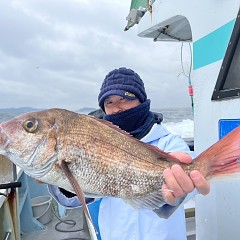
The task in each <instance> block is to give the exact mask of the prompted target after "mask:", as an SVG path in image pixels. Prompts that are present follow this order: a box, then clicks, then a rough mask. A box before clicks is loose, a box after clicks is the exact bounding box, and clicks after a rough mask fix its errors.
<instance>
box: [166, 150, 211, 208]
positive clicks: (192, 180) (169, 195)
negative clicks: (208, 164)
mask: <svg viewBox="0 0 240 240" xmlns="http://www.w3.org/2000/svg"><path fill="white" fill-rule="evenodd" d="M171 155H172V156H174V157H176V158H177V159H179V161H181V162H182V163H191V162H192V158H191V157H190V156H189V155H188V154H187V153H182V152H173V153H171ZM163 175H164V178H165V181H166V184H164V185H163V186H162V190H163V194H164V198H165V200H166V202H167V203H169V204H170V205H176V201H177V199H178V198H182V197H184V196H185V194H187V193H190V192H192V191H193V190H194V188H196V189H197V190H198V192H199V193H201V194H203V195H207V194H208V193H209V191H210V185H209V183H208V181H207V180H206V179H205V178H204V177H203V175H202V174H201V173H200V172H199V171H197V170H193V171H192V172H190V176H188V175H187V174H186V173H185V172H184V170H183V169H182V168H181V167H180V166H179V165H177V164H176V165H173V166H172V167H171V168H168V169H165V170H164V172H163ZM164 190H170V191H164Z"/></svg>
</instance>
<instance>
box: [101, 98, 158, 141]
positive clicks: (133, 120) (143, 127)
mask: <svg viewBox="0 0 240 240" xmlns="http://www.w3.org/2000/svg"><path fill="white" fill-rule="evenodd" d="M103 119H105V120H107V121H109V122H112V123H113V124H114V125H117V126H119V127H120V128H121V129H123V130H125V131H126V132H129V133H130V134H131V135H132V136H134V137H136V138H138V139H141V138H143V137H144V136H145V135H146V134H147V133H148V132H149V131H150V130H151V128H152V126H153V124H154V123H155V122H156V121H155V120H156V119H155V117H154V114H153V113H152V112H150V100H149V99H147V100H146V101H145V102H143V103H142V104H140V105H138V106H136V107H134V108H131V109H128V110H126V111H123V112H120V113H116V114H111V115H104V117H103Z"/></svg>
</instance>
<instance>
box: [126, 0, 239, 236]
mask: <svg viewBox="0 0 240 240" xmlns="http://www.w3.org/2000/svg"><path fill="white" fill-rule="evenodd" d="M239 3H240V1H238V0H230V1H221V0H220V1H219V0H202V1H192V0H183V1H174V0H156V1H134V0H133V1H132V4H131V8H133V7H135V8H136V9H138V12H140V13H142V15H143V16H142V18H141V20H140V22H139V23H138V36H139V37H146V38H150V39H149V41H151V40H153V41H155V42H156V43H155V44H161V42H159V41H181V42H191V44H192V49H193V51H192V53H193V54H192V59H193V71H192V74H191V80H192V85H193V89H194V97H193V101H194V148H195V152H196V153H197V154H199V153H201V152H202V151H203V150H205V149H206V148H208V147H209V146H210V145H212V144H213V143H214V142H216V141H217V140H218V139H220V138H221V137H222V136H224V135H225V134H226V133H228V132H229V131H230V130H232V129H233V128H235V127H236V126H238V125H240V98H239V95H240V79H239V73H240V56H239V51H240V43H239V44H238V40H239V36H240V32H239V26H240V24H239V23H240V21H239V20H240V19H239V17H240V16H239ZM138 16H139V15H138ZM138 21H139V18H138ZM129 22H130V23H131V19H130V20H129ZM131 25H134V24H131ZM126 30H128V29H126ZM129 31H130V30H129ZM195 207H196V209H195V210H196V239H198V240H210V239H211V240H226V239H231V240H238V239H240V228H239V219H240V175H239V174H234V175H231V176H228V177H227V178H226V177H225V178H215V179H214V180H212V181H211V192H210V194H209V195H207V196H197V197H196V203H195Z"/></svg>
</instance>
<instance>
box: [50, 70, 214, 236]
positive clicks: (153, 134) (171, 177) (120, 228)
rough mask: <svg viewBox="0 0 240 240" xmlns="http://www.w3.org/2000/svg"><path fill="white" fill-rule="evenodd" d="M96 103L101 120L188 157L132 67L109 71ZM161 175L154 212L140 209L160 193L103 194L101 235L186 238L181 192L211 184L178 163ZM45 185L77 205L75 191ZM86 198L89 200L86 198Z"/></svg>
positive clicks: (204, 190) (64, 200) (200, 189)
mask: <svg viewBox="0 0 240 240" xmlns="http://www.w3.org/2000/svg"><path fill="white" fill-rule="evenodd" d="M98 102H99V106H100V107H101V108H102V109H103V111H104V112H105V115H104V119H105V120H107V121H109V122H112V123H113V124H114V125H117V126H119V127H120V129H122V130H125V131H126V132H128V133H130V135H132V136H134V137H135V138H137V139H139V140H141V141H142V142H145V143H148V144H150V145H153V146H155V147H157V148H159V149H161V150H163V151H164V152H168V153H170V154H171V155H172V156H173V157H176V158H177V159H178V160H180V161H181V162H183V163H190V162H191V161H192V157H193V153H192V152H191V151H190V150H189V148H188V146H187V144H186V143H185V142H184V141H183V140H182V139H181V138H180V137H179V136H176V135H173V134H171V133H170V132H168V131H167V130H166V129H165V128H164V127H163V126H162V125H161V119H159V117H158V116H157V115H156V114H154V113H152V112H151V111H150V100H149V99H147V95H146V92H145V88H144V83H143V81H142V80H141V78H140V77H139V75H138V74H137V73H135V72H134V71H132V70H131V69H126V68H119V69H115V70H113V71H111V72H110V73H109V74H108V75H107V76H106V77H105V79H104V81H103V84H102V87H101V90H100V93H99V97H98ZM163 176H164V179H165V182H164V183H163V185H162V195H163V199H164V201H162V200H161V199H160V198H159V202H161V201H162V202H161V204H159V208H158V209H154V211H153V210H150V209H148V207H143V208H141V206H144V204H148V202H151V201H155V200H156V198H158V196H157V195H154V194H153V195H152V196H151V197H150V198H146V199H141V201H140V202H137V201H135V202H134V203H133V202H127V201H124V200H123V199H122V198H115V197H105V198H103V199H102V201H101V204H100V209H99V218H98V223H99V228H100V235H101V238H102V239H103V240H130V239H133V240H153V239H158V240H186V226H185V213H184V208H183V203H184V201H186V200H187V199H189V198H190V196H188V197H186V198H185V196H186V195H187V194H188V193H190V192H192V191H193V190H194V188H196V189H197V190H198V192H200V193H201V194H203V195H205V194H207V193H208V192H209V189H210V188H209V183H208V182H207V181H206V179H205V178H204V177H203V175H202V174H201V173H200V172H199V171H196V170H193V171H191V172H190V173H189V174H186V173H185V171H184V170H183V169H182V168H181V167H180V166H179V165H178V164H175V165H173V166H172V167H170V168H166V169H165V170H164V171H163ZM159 177H160V176H159ZM49 189H50V192H51V193H52V195H53V196H54V197H55V199H56V200H57V201H58V202H60V203H61V204H62V205H64V206H67V207H77V206H80V205H81V203H80V202H79V200H78V198H77V197H76V196H73V195H71V194H70V195H69V194H68V193H67V192H66V191H64V190H62V189H60V190H59V188H58V187H56V186H53V185H49ZM153 199H154V200H153ZM88 200H91V199H87V200H86V202H88ZM143 202H144V204H143ZM139 206H140V207H139Z"/></svg>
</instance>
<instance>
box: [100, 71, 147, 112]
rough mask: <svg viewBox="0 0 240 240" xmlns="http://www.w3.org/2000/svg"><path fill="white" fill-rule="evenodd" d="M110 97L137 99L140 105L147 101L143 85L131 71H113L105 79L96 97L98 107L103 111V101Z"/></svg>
mask: <svg viewBox="0 0 240 240" xmlns="http://www.w3.org/2000/svg"><path fill="white" fill-rule="evenodd" d="M111 95H118V96H121V97H124V98H127V99H130V100H135V99H138V100H139V101H140V102H141V103H143V102H145V101H146V100H147V94H146V92H145V88H144V83H143V81H142V79H141V78H140V77H139V75H138V74H137V73H135V72H134V71H133V70H131V69H127V68H124V67H123V68H119V69H114V70H113V71H111V72H110V73H108V75H107V76H106V77H105V79H104V81H103V84H102V87H101V89H100V93H99V96H98V103H99V106H100V107H101V108H102V109H103V110H104V101H105V99H106V98H108V97H109V96H111Z"/></svg>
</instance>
